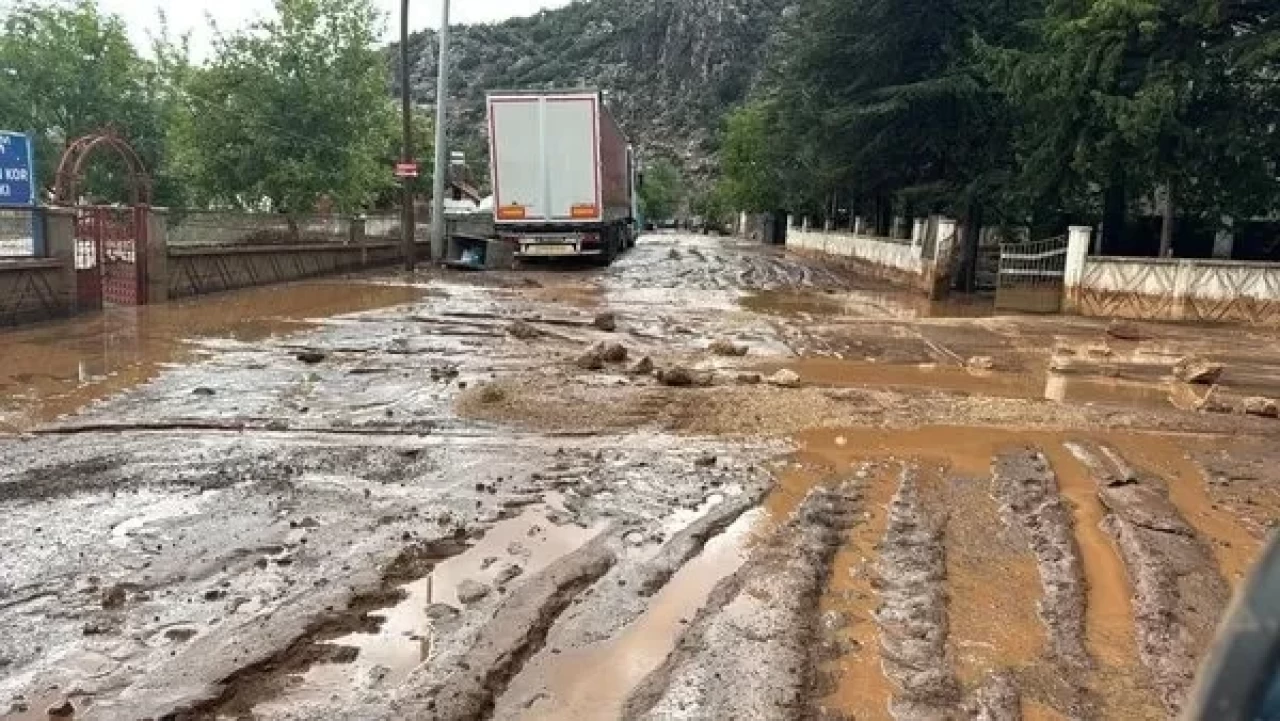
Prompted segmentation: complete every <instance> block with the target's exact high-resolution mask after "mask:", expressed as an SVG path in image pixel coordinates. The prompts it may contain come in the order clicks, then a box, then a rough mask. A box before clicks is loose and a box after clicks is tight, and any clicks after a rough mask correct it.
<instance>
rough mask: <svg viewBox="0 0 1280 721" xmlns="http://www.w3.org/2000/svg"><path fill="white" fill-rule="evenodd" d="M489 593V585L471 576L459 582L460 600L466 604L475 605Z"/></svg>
mask: <svg viewBox="0 0 1280 721" xmlns="http://www.w3.org/2000/svg"><path fill="white" fill-rule="evenodd" d="M488 595H489V587H488V586H486V585H484V584H483V583H480V582H478V581H475V580H473V579H470V578H466V579H463V580H462V582H460V583H459V584H458V601H459V602H460V603H462V605H464V606H473V605H475V604H477V603H479V602H480V601H482V600H484V598H485V597H486V596H488Z"/></svg>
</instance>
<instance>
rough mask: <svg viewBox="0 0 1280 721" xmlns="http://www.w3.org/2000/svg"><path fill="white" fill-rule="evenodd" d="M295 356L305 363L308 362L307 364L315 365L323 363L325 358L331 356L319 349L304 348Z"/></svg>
mask: <svg viewBox="0 0 1280 721" xmlns="http://www.w3.org/2000/svg"><path fill="white" fill-rule="evenodd" d="M294 357H295V358H297V359H298V360H300V361H302V362H303V363H306V364H307V365H315V364H317V363H323V362H324V359H325V358H328V357H329V356H328V354H326V353H321V352H320V351H318V350H304V351H301V352H299V353H298V354H297V355H296V356H294Z"/></svg>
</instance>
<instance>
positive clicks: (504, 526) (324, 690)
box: [252, 507, 604, 712]
mask: <svg viewBox="0 0 1280 721" xmlns="http://www.w3.org/2000/svg"><path fill="white" fill-rule="evenodd" d="M546 512H547V508H545V507H535V508H530V509H529V510H528V511H526V512H525V513H523V514H521V515H520V516H518V517H516V518H512V519H508V520H506V521H501V522H499V523H497V524H495V525H494V526H493V527H492V528H491V529H489V531H488V532H487V533H486V534H485V536H484V538H483V539H481V540H480V541H479V542H478V543H477V544H476V545H474V546H472V547H471V548H469V549H467V550H466V551H465V552H463V553H461V554H459V555H456V556H452V557H450V558H448V559H445V560H443V561H441V562H439V563H437V564H436V565H435V566H434V568H433V569H432V571H431V573H430V575H428V576H426V577H424V578H420V579H417V580H415V581H412V582H410V583H407V584H405V585H403V586H401V587H400V588H399V590H400V592H401V593H402V594H403V598H402V599H401V600H399V601H398V602H396V603H395V604H394V605H392V606H389V607H387V608H383V609H379V610H375V611H371V612H369V616H370V617H372V618H373V619H375V621H376V623H377V628H372V629H367V630H366V629H362V630H360V631H358V632H356V633H351V634H347V635H344V636H340V637H337V638H333V639H330V640H326V641H324V642H323V643H321V644H319V645H320V646H321V647H323V651H324V653H320V654H319V658H320V659H321V660H320V661H318V662H317V663H315V664H313V665H311V666H310V667H309V668H306V670H305V671H303V672H302V673H300V674H296V675H295V676H294V677H293V678H292V679H290V680H289V682H288V684H287V687H286V690H285V691H284V692H283V693H280V694H276V695H274V696H272V698H271V699H270V700H269V701H263V702H261V703H257V704H253V705H252V708H254V709H258V710H270V709H274V710H278V711H282V712H283V711H288V709H290V708H291V707H292V705H294V704H297V703H298V702H301V701H327V700H329V699H330V698H332V697H334V696H346V695H350V694H351V693H353V692H355V691H360V690H363V689H365V688H369V687H373V686H380V687H385V688H393V687H395V686H397V685H399V684H400V683H402V682H403V681H404V680H405V679H406V678H408V676H409V674H410V673H411V672H412V671H413V670H414V669H415V668H417V667H418V666H419V665H421V664H422V663H423V662H424V661H426V660H427V659H428V658H429V656H430V653H431V647H432V640H433V636H434V630H433V621H432V619H431V615H430V614H429V612H428V609H429V608H430V607H431V606H432V605H433V604H445V605H448V606H452V607H454V608H456V609H459V610H461V609H462V608H463V606H462V604H461V603H459V601H458V586H459V584H461V583H462V582H463V581H464V580H468V579H470V580H473V581H477V582H479V583H483V584H486V585H487V586H490V587H491V588H492V587H494V586H496V585H497V583H496V580H497V577H498V575H499V574H500V573H503V572H504V569H506V568H507V567H508V565H509V564H510V563H517V564H519V566H520V567H521V569H522V573H520V575H519V576H516V577H514V581H512V582H515V583H518V582H519V581H521V580H523V579H525V578H528V577H530V576H532V575H534V574H537V573H539V572H540V571H542V570H543V569H545V568H546V567H547V566H549V565H551V564H552V563H553V562H555V561H556V560H557V559H559V558H561V557H563V556H565V555H567V554H569V553H572V552H573V551H575V550H577V549H578V548H581V547H582V546H583V545H584V544H586V543H587V542H588V541H590V540H591V539H592V538H594V537H595V536H596V535H598V534H599V533H600V532H601V531H602V530H603V528H604V527H603V526H599V527H595V528H581V527H579V526H574V525H565V526H556V525H555V524H553V523H551V522H550V521H549V520H548V519H547V516H546ZM512 551H516V553H512ZM495 592H496V591H491V593H495Z"/></svg>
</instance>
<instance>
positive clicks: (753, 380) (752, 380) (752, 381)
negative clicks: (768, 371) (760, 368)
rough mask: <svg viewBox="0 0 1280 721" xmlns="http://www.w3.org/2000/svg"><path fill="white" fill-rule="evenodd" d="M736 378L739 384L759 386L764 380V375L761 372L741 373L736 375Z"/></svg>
mask: <svg viewBox="0 0 1280 721" xmlns="http://www.w3.org/2000/svg"><path fill="white" fill-rule="evenodd" d="M734 380H735V381H736V382H737V383H738V384H739V385H744V386H758V385H760V384H761V383H763V382H764V376H762V375H760V374H759V373H739V374H738V375H737V376H735V377H734Z"/></svg>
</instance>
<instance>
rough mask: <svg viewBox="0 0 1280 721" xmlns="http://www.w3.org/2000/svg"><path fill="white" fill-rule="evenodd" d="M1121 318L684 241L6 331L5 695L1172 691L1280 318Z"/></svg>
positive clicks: (1249, 556)
mask: <svg viewBox="0 0 1280 721" xmlns="http://www.w3.org/2000/svg"><path fill="white" fill-rule="evenodd" d="M1107 330H1108V327H1107V324H1105V323H1100V322H1094V321H1089V320H1084V319H1078V318H1059V317H1044V318H1042V317H1010V316H1006V317H994V316H992V315H991V314H990V312H989V309H988V308H987V307H985V306H983V305H982V304H981V303H956V304H930V303H927V302H924V301H922V300H920V299H918V298H917V297H915V296H913V295H910V294H908V293H904V292H902V291H898V290H895V289H893V288H891V287H888V286H885V285H883V284H881V283H879V282H878V281H874V280H871V279H869V278H867V277H864V276H862V275H860V274H859V273H858V272H857V269H854V268H843V267H839V266H834V265H830V264H824V263H822V262H819V261H818V260H815V259H810V258H805V257H800V256H795V255H786V254H782V253H780V252H778V251H776V250H774V249H769V248H763V247H760V246H755V245H750V244H744V243H740V242H737V241H731V240H718V239H710V238H703V237H694V236H680V235H654V236H649V237H647V238H645V239H643V240H642V242H641V244H640V245H639V246H638V247H637V248H636V249H635V250H634V251H632V252H631V253H629V254H628V255H626V256H624V257H623V258H622V259H621V260H620V261H619V262H618V263H617V264H616V265H615V266H614V267H612V268H610V269H608V270H583V269H572V268H557V267H532V268H527V269H525V270H522V271H520V272H510V273H491V274H482V275H460V274H447V275H431V274H420V275H418V276H413V277H406V276H402V275H398V274H394V273H387V274H380V275H378V274H375V275H366V276H358V277H353V278H347V279H339V280H326V281H316V282H311V283H301V284H295V285H289V286H280V287H277V288H271V289H259V290H256V291H251V292H248V293H242V294H228V295H225V296H218V297H210V298H205V299H199V300H195V301H190V302H187V303H184V304H174V305H172V306H164V307H158V308H149V309H145V310H143V311H139V312H128V313H119V312H117V313H115V314H114V315H113V314H111V313H109V314H107V315H105V316H103V317H101V318H96V319H92V320H83V319H82V320H76V321H71V322H68V323H62V324H55V325H50V326H44V327H40V328H34V329H28V330H22V331H13V332H7V333H4V334H0V360H3V364H2V365H3V367H0V393H2V394H3V396H2V397H0V426H2V429H0V430H2V431H3V432H4V433H5V435H2V436H0V459H2V462H0V511H2V512H3V517H4V519H5V521H4V523H3V524H0V547H3V548H4V549H5V552H4V554H3V560H2V561H0V629H3V633H0V718H2V719H4V720H5V721H10V720H11V719H12V720H15V721H16V720H17V719H23V720H26V719H47V718H50V717H53V718H75V719H104V720H112V721H115V720H120V721H133V720H135V719H174V720H188V719H190V720H197V719H198V720H211V719H236V720H239V719H262V720H264V721H277V720H279V721H284V720H286V719H289V720H304V719H316V720H319V719H338V718H344V719H371V720H383V719H385V720H387V721H391V720H392V719H440V720H442V721H445V720H447V721H461V720H464V719H466V720H479V719H568V718H573V719H676V718H678V719H723V718H739V719H747V718H750V719H806V718H808V719H854V718H856V719H900V720H908V719H958V718H984V719H1020V718H1025V719H1112V718H1125V719H1163V718H1170V717H1172V716H1173V715H1175V714H1176V713H1177V711H1178V709H1179V707H1180V705H1181V703H1182V702H1183V699H1184V697H1185V694H1186V692H1187V689H1188V685H1189V684H1190V682H1191V679H1192V676H1193V674H1194V671H1195V667H1196V663H1197V661H1198V660H1199V658H1200V657H1201V656H1202V655H1203V653H1204V652H1205V650H1206V645H1207V644H1208V642H1209V640H1210V638H1211V637H1212V634H1213V630H1214V624H1216V623H1217V621H1218V619H1219V617H1220V614H1221V612H1222V610H1223V609H1224V607H1225V605H1226V603H1227V602H1228V600H1229V598H1230V594H1231V590H1232V588H1233V586H1234V585H1235V584H1237V583H1238V582H1239V581H1240V579H1241V578H1242V576H1243V574H1244V573H1245V572H1246V571H1247V570H1248V568H1249V566H1250V563H1251V562H1252V561H1253V559H1254V558H1255V556H1256V555H1257V553H1258V550H1259V547H1260V545H1261V543H1262V542H1263V540H1264V539H1265V538H1266V536H1267V534H1269V533H1271V532H1272V530H1273V528H1274V527H1275V526H1276V524H1277V519H1280V485H1278V483H1280V450H1278V449H1280V420H1276V419H1274V418H1270V417H1265V416H1263V415H1250V414H1246V413H1244V412H1243V409H1244V408H1245V405H1246V404H1245V402H1244V399H1246V398H1253V397H1259V396H1269V397H1277V396H1280V334H1277V333H1274V332H1263V331H1257V330H1251V329H1240V328H1204V327H1188V326H1168V325H1157V324H1150V325H1148V324H1143V325H1141V326H1139V327H1137V328H1128V329H1124V331H1123V332H1115V333H1113V334H1109V333H1108V332H1107ZM1114 330H1115V329H1113V331H1114ZM1116 335H1120V336H1125V338H1120V337H1116ZM1186 356H1201V357H1206V358H1208V359H1210V360H1212V361H1215V362H1220V363H1222V364H1223V365H1224V366H1225V369H1226V370H1225V372H1224V373H1223V374H1222V376H1221V378H1220V379H1219V381H1218V383H1217V385H1214V386H1205V385H1195V384H1187V383H1183V382H1180V381H1178V380H1176V379H1175V378H1174V377H1173V376H1174V368H1175V365H1176V364H1177V363H1178V361H1179V360H1180V359H1182V358H1183V357H1186ZM1252 407H1253V408H1254V410H1255V411H1257V410H1262V411H1264V412H1265V408H1262V407H1261V406H1258V404H1257V403H1256V402H1255V403H1254V404H1253V406H1252ZM50 714H53V715H52V716H51V715H50Z"/></svg>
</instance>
